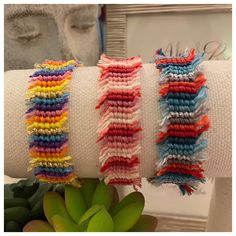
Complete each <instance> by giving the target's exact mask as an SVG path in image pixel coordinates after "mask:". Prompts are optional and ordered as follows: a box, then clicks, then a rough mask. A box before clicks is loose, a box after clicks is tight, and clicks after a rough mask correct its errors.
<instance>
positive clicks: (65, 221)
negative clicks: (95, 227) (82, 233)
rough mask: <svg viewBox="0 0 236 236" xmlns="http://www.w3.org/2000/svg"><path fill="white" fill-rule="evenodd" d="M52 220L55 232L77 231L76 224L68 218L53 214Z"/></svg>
mask: <svg viewBox="0 0 236 236" xmlns="http://www.w3.org/2000/svg"><path fill="white" fill-rule="evenodd" d="M52 222H53V226H54V229H55V231H56V232H79V228H78V226H77V225H76V224H75V223H74V222H73V221H72V220H70V219H69V218H66V217H63V216H60V215H54V216H53V217H52Z"/></svg>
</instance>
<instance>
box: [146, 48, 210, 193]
mask: <svg viewBox="0 0 236 236" xmlns="http://www.w3.org/2000/svg"><path fill="white" fill-rule="evenodd" d="M201 61H202V56H201V55H196V54H195V50H194V49H192V50H190V51H187V52H186V53H185V54H184V55H183V56H180V57H177V58H175V57H167V56H165V55H164V53H163V52H162V50H161V49H159V50H158V51H157V53H156V61H155V63H156V67H157V69H159V70H160V77H159V85H160V86H159V95H160V97H161V98H160V108H161V111H162V117H163V120H162V121H161V124H160V126H161V127H160V130H159V133H158V135H157V136H158V137H157V148H158V152H159V161H158V162H157V165H156V169H157V170H156V174H155V176H154V177H152V178H150V179H149V181H150V182H152V183H154V184H156V185H161V184H165V183H172V184H176V185H178V187H179V189H180V191H181V193H182V194H183V195H185V194H186V193H187V194H189V195H190V194H191V193H192V192H193V191H194V190H196V189H197V186H198V185H199V183H204V182H205V177H204V174H203V172H204V170H203V162H204V160H205V157H204V155H203V152H202V151H203V149H204V148H206V147H207V139H206V138H202V133H203V132H204V131H206V130H207V129H208V128H209V118H208V115H207V111H208V108H207V107H206V99H207V87H206V85H205V83H206V78H205V76H204V74H203V72H202V71H201V69H200V67H199V64H200V63H201Z"/></svg>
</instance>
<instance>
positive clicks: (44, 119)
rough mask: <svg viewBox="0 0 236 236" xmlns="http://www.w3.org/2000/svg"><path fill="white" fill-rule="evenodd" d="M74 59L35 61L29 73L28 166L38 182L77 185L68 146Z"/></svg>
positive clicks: (27, 114) (76, 64) (77, 63)
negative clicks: (68, 121)
mask: <svg viewBox="0 0 236 236" xmlns="http://www.w3.org/2000/svg"><path fill="white" fill-rule="evenodd" d="M79 65H81V64H80V62H77V61H75V60H70V61H67V62H66V61H51V60H46V61H44V62H43V63H42V64H36V65H35V68H38V69H40V70H38V71H37V72H35V73H34V74H33V75H31V76H30V85H29V88H28V92H27V95H26V96H27V98H26V101H27V105H28V110H27V112H26V123H27V132H28V135H29V156H30V161H29V163H30V164H29V169H28V170H33V173H34V175H35V176H36V178H38V179H39V180H40V181H43V182H49V183H68V184H73V185H77V186H78V185H79V182H78V180H77V177H76V175H75V174H74V172H73V165H72V163H71V160H72V157H71V156H70V155H69V147H68V127H67V120H68V113H69V111H68V102H69V95H70V94H69V91H68V89H69V82H70V80H71V78H72V72H73V70H74V68H75V67H77V66H79Z"/></svg>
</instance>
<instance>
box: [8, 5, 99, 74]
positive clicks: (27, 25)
mask: <svg viewBox="0 0 236 236" xmlns="http://www.w3.org/2000/svg"><path fill="white" fill-rule="evenodd" d="M98 16H99V6H98V5H92V4H81V5H78V4H65V5H64V4H55V5H54V4H52V5H51V4H49V5H44V4H6V5H5V35H4V40H5V44H4V53H5V59H4V63H5V70H12V69H28V68H33V65H34V63H35V62H41V61H43V60H45V59H55V60H62V59H63V60H69V59H78V60H81V61H82V62H83V63H84V65H96V64H97V61H98V57H99V54H100V30H99V24H98Z"/></svg>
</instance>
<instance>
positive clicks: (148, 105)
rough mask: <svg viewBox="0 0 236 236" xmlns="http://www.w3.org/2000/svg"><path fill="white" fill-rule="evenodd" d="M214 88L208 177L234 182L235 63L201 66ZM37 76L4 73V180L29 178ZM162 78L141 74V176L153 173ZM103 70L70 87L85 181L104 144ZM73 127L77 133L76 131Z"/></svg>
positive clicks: (87, 71)
mask: <svg viewBox="0 0 236 236" xmlns="http://www.w3.org/2000/svg"><path fill="white" fill-rule="evenodd" d="M202 65H203V68H204V73H205V75H206V78H207V81H208V82H207V86H208V87H209V91H208V97H209V105H208V107H209V108H210V111H209V118H210V120H211V127H210V129H209V131H208V132H207V133H206V135H207V136H208V140H209V144H208V148H207V149H206V156H207V161H206V165H205V169H206V172H205V173H206V177H231V77H232V75H231V61H206V62H203V63H202ZM34 71H35V70H15V71H8V72H6V73H5V94H4V98H5V102H4V104H5V112H4V119H5V126H4V127H5V137H4V138H5V158H4V160H5V161H4V163H5V174H7V175H9V176H12V177H15V178H18V177H19V178H20V177H29V176H31V173H29V172H27V166H28V146H27V145H28V142H27V138H28V137H27V133H26V125H25V124H24V113H25V110H26V107H25V101H24V99H25V93H26V89H27V87H28V77H29V75H30V74H32V73H33V72H34ZM158 76H159V75H158V72H157V70H156V68H155V66H154V64H144V66H143V68H142V69H141V92H142V99H141V112H142V127H143V132H142V136H143V137H142V151H141V176H142V177H150V176H152V175H153V173H154V166H155V161H156V158H157V152H156V143H155V140H156V132H157V130H158V125H159V121H160V111H159V110H158V109H157V108H158V107H159V106H158V101H157V91H158V90H157V86H158V84H157V81H158ZM98 78H99V70H98V68H97V67H81V68H77V69H76V70H75V72H74V73H73V79H72V81H71V85H70V93H71V95H70V103H69V106H70V107H69V109H70V118H69V127H70V132H69V142H70V152H71V156H72V157H73V159H74V165H75V173H76V174H77V175H79V176H80V177H97V176H98V174H99V173H98V172H99V162H98V157H99V144H97V143H96V140H97V133H96V131H97V124H98V120H99V112H98V111H97V110H95V106H96V104H97V99H98V98H97V97H98ZM72 127H73V128H72Z"/></svg>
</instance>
